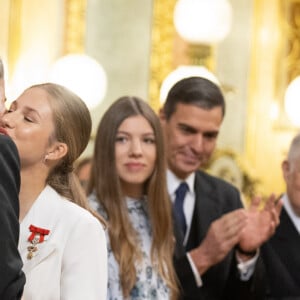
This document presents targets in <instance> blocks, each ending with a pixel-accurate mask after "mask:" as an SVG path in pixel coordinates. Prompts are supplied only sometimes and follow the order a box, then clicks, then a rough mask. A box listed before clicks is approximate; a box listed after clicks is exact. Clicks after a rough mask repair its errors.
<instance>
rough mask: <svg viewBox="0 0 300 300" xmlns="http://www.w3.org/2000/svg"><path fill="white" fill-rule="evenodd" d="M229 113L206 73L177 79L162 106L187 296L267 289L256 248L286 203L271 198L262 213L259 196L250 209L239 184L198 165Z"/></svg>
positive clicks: (253, 295) (247, 294) (249, 294)
mask: <svg viewBox="0 0 300 300" xmlns="http://www.w3.org/2000/svg"><path fill="white" fill-rule="evenodd" d="M224 113H225V101H224V98H223V95H222V93H221V90H220V89H219V87H218V86H217V85H216V84H214V83H212V82H211V81H209V80H207V79H204V78H200V77H191V78H186V79H183V80H181V81H179V82H177V83H176V84H175V85H174V86H173V87H172V88H171V90H170V91H169V93H168V96H167V99H166V102H165V104H164V107H163V109H162V110H161V112H160V119H161V123H162V127H163V129H164V133H165V139H166V148H167V153H168V155H167V156H168V168H169V170H168V174H167V175H168V178H167V179H168V189H169V194H170V196H171V199H172V201H173V203H174V217H175V235H176V242H177V246H176V251H175V258H174V263H175V268H176V272H177V275H178V277H179V281H180V284H181V299H186V300H192V299H198V300H199V299H200V300H201V299H207V300H214V299H230V300H233V299H239V300H246V299H255V300H258V299H260V295H262V294H263V290H262V288H263V284H260V283H261V281H260V278H259V276H260V273H259V272H257V270H256V269H257V268H256V264H257V259H258V251H257V249H258V248H259V246H260V245H261V244H262V243H263V242H264V241H266V240H267V239H268V238H269V237H270V236H271V235H272V234H273V233H274V230H275V227H276V226H277V224H278V214H279V210H280V205H278V206H277V207H276V206H275V205H274V197H273V198H271V199H270V200H269V203H268V207H267V208H266V209H264V210H263V211H261V212H259V210H258V204H259V203H258V202H257V201H253V203H252V204H251V209H250V210H249V211H246V210H245V209H244V208H242V203H241V200H240V196H239V192H238V191H237V189H235V188H234V187H233V186H231V185H230V184H228V183H226V182H224V181H222V180H220V179H217V178H215V177H212V176H209V175H208V174H206V173H204V172H202V171H199V168H200V167H202V166H203V165H204V164H205V163H206V162H207V161H208V159H209V158H210V156H211V154H212V153H213V151H214V149H215V146H216V140H217V136H218V133H219V129H220V126H221V123H222V120H223V117H224ZM178 187H179V188H178Z"/></svg>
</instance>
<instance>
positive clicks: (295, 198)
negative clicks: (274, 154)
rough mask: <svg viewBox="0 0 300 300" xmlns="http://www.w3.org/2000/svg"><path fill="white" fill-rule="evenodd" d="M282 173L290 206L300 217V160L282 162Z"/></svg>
mask: <svg viewBox="0 0 300 300" xmlns="http://www.w3.org/2000/svg"><path fill="white" fill-rule="evenodd" d="M282 171H283V177H284V180H285V183H286V192H287V194H288V197H289V200H290V203H291V206H292V208H293V210H294V212H295V213H296V214H297V215H298V216H300V159H298V160H295V161H294V162H289V161H284V162H283V163H282Z"/></svg>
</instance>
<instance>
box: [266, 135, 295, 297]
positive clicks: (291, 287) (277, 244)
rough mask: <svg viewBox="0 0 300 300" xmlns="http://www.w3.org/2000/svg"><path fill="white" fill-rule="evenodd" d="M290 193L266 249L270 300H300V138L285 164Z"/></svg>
mask: <svg viewBox="0 0 300 300" xmlns="http://www.w3.org/2000/svg"><path fill="white" fill-rule="evenodd" d="M282 171H283V177H284V180H285V182H286V193H285V194H283V196H282V197H281V199H282V200H281V201H282V202H283V209H282V212H281V215H280V224H279V226H278V228H277V230H276V232H275V234H274V235H273V237H272V238H271V239H270V240H269V241H268V242H267V243H265V244H264V245H263V246H262V249H261V253H262V257H263V261H264V264H265V267H266V272H267V274H266V279H267V283H268V289H267V292H266V299H276V300H285V299H287V300H288V299H290V300H292V299H295V300H296V299H298V300H299V299H300V255H299V249H300V134H298V135H296V136H295V137H294V139H293V141H292V143H291V146H290V149H289V152H288V156H287V159H286V160H284V161H283V163H282Z"/></svg>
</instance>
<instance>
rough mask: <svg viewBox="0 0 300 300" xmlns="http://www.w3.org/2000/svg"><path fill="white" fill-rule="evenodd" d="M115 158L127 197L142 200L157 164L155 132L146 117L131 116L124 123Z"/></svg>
mask: <svg viewBox="0 0 300 300" xmlns="http://www.w3.org/2000/svg"><path fill="white" fill-rule="evenodd" d="M115 155H116V167H117V172H118V175H119V177H120V180H121V186H122V189H123V192H124V194H125V195H127V196H131V197H135V198H139V197H141V196H142V195H143V191H144V184H145V182H146V181H147V179H148V178H149V177H150V176H151V174H152V172H153V170H154V166H155V161H156V141H155V136H154V131H153V129H152V127H151V125H150V124H149V122H148V121H147V120H146V119H145V118H144V117H143V116H141V115H137V116H132V117H129V118H127V119H125V120H124V121H123V122H122V123H121V125H120V127H119V128H118V132H117V136H116V141H115Z"/></svg>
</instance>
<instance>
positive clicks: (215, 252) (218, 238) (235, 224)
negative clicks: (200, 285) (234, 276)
mask: <svg viewBox="0 0 300 300" xmlns="http://www.w3.org/2000/svg"><path fill="white" fill-rule="evenodd" d="M247 218H248V217H247V213H246V211H245V209H238V210H235V211H232V212H230V213H227V214H225V215H224V216H222V217H221V218H220V219H217V220H215V221H214V222H213V223H212V224H211V225H210V227H209V230H208V232H207V235H206V237H205V239H204V240H203V242H202V243H201V244H200V245H199V246H198V247H197V248H195V249H193V250H192V251H190V252H189V254H190V257H191V258H192V260H193V262H194V264H195V266H196V267H197V269H198V272H199V274H200V275H202V274H203V273H205V272H206V271H207V270H208V269H209V268H210V267H211V266H213V265H215V264H217V263H218V262H220V261H222V260H223V259H224V257H225V256H226V255H227V254H228V253H229V251H230V250H231V249H232V248H233V247H234V246H235V245H236V244H237V243H238V242H239V240H240V236H241V234H242V232H243V230H244V229H245V227H246V225H247Z"/></svg>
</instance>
